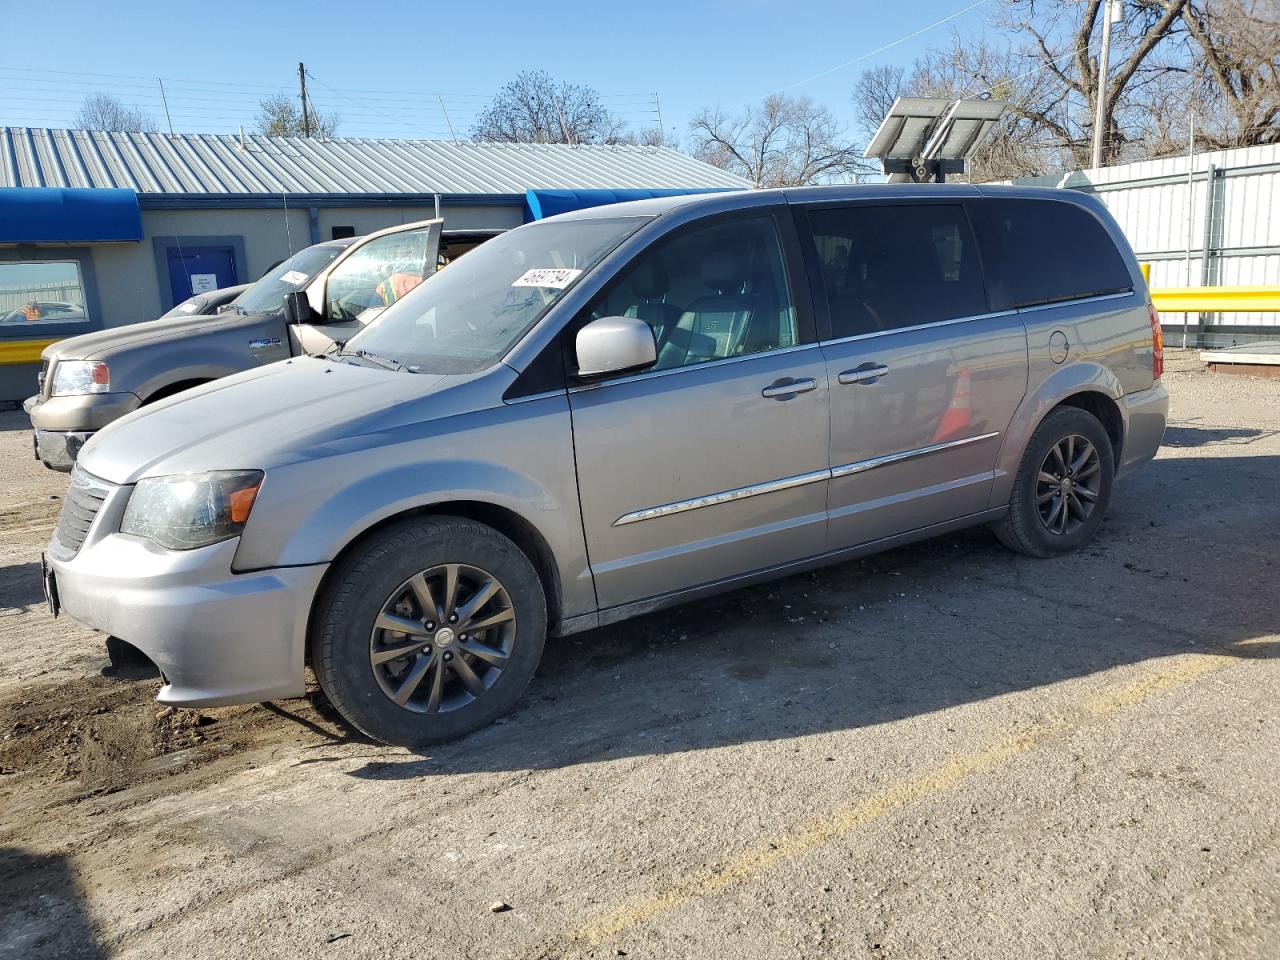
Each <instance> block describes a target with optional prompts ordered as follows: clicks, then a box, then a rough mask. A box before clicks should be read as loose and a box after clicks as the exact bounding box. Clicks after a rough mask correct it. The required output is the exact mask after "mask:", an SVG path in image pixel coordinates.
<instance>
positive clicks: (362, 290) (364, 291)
mask: <svg viewBox="0 0 1280 960" xmlns="http://www.w3.org/2000/svg"><path fill="white" fill-rule="evenodd" d="M443 224H444V221H443V220H439V219H436V220H420V221H418V222H416V223H406V224H404V225H403V226H399V227H390V228H389V229H386V230H379V231H378V232H377V233H371V234H369V235H368V236H367V237H365V238H364V239H362V240H361V241H360V242H358V243H354V244H352V245H351V246H350V247H348V248H347V250H346V251H345V252H344V253H343V254H342V256H340V257H338V258H337V259H336V260H334V261H333V263H331V264H330V265H329V267H328V268H327V269H326V270H325V271H324V272H323V273H321V274H320V275H319V276H317V277H315V278H314V279H313V280H312V281H311V283H309V284H308V285H307V290H306V293H307V300H308V301H309V302H310V303H311V309H312V310H314V311H315V312H316V313H317V314H318V315H319V316H320V317H321V318H322V319H321V321H320V322H317V323H298V324H292V325H290V327H289V340H290V347H291V348H292V351H293V353H294V354H300V353H322V352H323V351H325V350H328V349H329V348H330V347H332V346H333V345H334V343H336V342H341V341H345V340H349V339H351V337H353V336H355V335H356V334H357V333H358V332H359V331H360V330H361V328H362V327H363V326H364V325H365V324H367V323H369V322H370V321H371V320H373V319H374V318H375V317H376V316H377V315H378V314H379V313H381V312H382V311H383V310H385V309H386V308H387V307H389V306H390V305H391V304H393V303H395V302H396V301H397V300H399V299H400V298H401V297H403V296H405V295H406V294H407V293H409V291H410V290H412V289H413V288H414V287H416V286H417V285H418V284H420V283H422V281H423V280H425V279H427V277H429V276H431V274H433V273H435V271H436V257H437V255H438V253H439V250H440V229H441V227H442V225H443Z"/></svg>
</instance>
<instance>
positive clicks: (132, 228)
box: [0, 187, 142, 243]
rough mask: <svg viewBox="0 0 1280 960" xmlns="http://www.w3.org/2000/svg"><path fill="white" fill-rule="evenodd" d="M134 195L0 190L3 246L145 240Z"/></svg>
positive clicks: (98, 191) (52, 189) (123, 192)
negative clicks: (10, 244)
mask: <svg viewBox="0 0 1280 960" xmlns="http://www.w3.org/2000/svg"><path fill="white" fill-rule="evenodd" d="M141 239H142V214H141V213H140V212H139V210H138V195H137V194H136V193H134V192H133V191H132V190H115V189H106V188H100V189H92V190H89V189H71V188H62V187H0V243H94V242H101V241H109V240H141Z"/></svg>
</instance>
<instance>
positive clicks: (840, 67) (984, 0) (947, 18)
mask: <svg viewBox="0 0 1280 960" xmlns="http://www.w3.org/2000/svg"><path fill="white" fill-rule="evenodd" d="M987 2H988V0H974V2H973V3H970V4H969V5H968V6H967V7H962V8H961V9H959V10H957V11H956V12H955V13H949V14H947V15H946V16H945V17H943V18H942V19H941V20H935V21H933V23H930V24H928V25H927V26H924V27H921V28H920V29H919V30H915V31H913V32H911V33H908V34H906V35H905V36H901V37H898V39H896V40H890V41H889V42H888V43H885V44H882V45H881V46H878V47H876V48H875V49H874V50H871V51H869V52H867V53H863V54H859V55H858V56H856V57H854V58H853V59H851V60H846V61H845V62H844V63H839V64H836V65H835V66H834V67H828V68H827V69H826V70H823V71H821V72H819V73H815V74H814V75H813V76H811V77H805V78H804V79H803V80H797V81H796V82H795V83H789V84H787V85H786V86H784V87H779V88H777V89H776V90H774V91H771V92H773V93H781V92H782V91H784V90H792V89H794V88H796V87H799V86H803V85H804V84H806V83H811V82H812V81H814V80H818V79H820V78H821V77H825V76H828V75H829V74H832V73H836V72H837V71H840V70H844V69H845V68H846V67H851V66H853V65H854V64H855V63H862V62H863V61H864V60H870V59H871V58H872V57H874V56H877V55H878V54H881V53H884V52H885V51H886V50H892V49H893V48H894V47H896V46H899V45H901V44H904V43H906V42H907V41H908V40H914V39H915V38H916V37H918V36H920V35H921V34H924V33H928V32H929V31H930V30H933V29H935V28H937V27H940V26H942V25H943V24H944V23H949V22H951V21H952V20H954V19H956V18H957V17H962V16H964V15H965V14H966V13H968V12H969V11H970V10H976V9H977V8H978V7H980V6H982V5H983V4H985V3H987ZM764 96H768V94H765V95H764ZM762 99H764V97H763V96H761V97H756V98H755V99H753V100H746V101H744V102H742V103H740V104H738V106H739V107H745V106H747V105H748V104H752V103H755V102H756V101H758V100H762Z"/></svg>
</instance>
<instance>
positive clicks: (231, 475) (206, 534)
mask: <svg viewBox="0 0 1280 960" xmlns="http://www.w3.org/2000/svg"><path fill="white" fill-rule="evenodd" d="M261 486H262V471H261V470H215V471H211V472H209V473H186V474H178V475H176V476H171V477H147V478H145V479H143V480H139V481H138V484H137V486H135V487H134V488H133V494H132V495H131V496H130V497H129V505H128V506H127V507H126V508H125V511H124V519H123V520H122V521H121V523H120V532H121V533H128V534H132V535H133V536H135V537H145V538H146V539H148V540H152V541H154V542H156V543H158V544H160V546H162V547H166V548H168V549H169V550H194V549H196V548H197V547H207V546H208V545H209V544H211V543H218V542H219V541H221V540H230V539H231V538H232V537H238V536H240V533H241V531H243V530H244V525H245V523H246V521H248V519H249V511H250V510H252V509H253V501H254V499H255V498H256V497H257V496H258V488H259V487H261Z"/></svg>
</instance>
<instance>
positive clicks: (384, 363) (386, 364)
mask: <svg viewBox="0 0 1280 960" xmlns="http://www.w3.org/2000/svg"><path fill="white" fill-rule="evenodd" d="M338 356H340V357H360V358H361V359H362V360H368V361H369V362H370V363H374V364H377V365H378V366H380V367H382V368H384V369H386V370H408V369H409V368H408V367H406V366H405V365H404V364H403V363H401V362H400V361H399V360H392V359H391V358H390V357H384V356H381V355H379V354H376V353H370V352H369V351H368V350H352V351H350V352H346V351H342V350H339V351H338Z"/></svg>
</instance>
